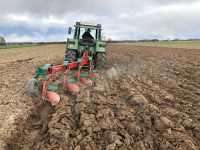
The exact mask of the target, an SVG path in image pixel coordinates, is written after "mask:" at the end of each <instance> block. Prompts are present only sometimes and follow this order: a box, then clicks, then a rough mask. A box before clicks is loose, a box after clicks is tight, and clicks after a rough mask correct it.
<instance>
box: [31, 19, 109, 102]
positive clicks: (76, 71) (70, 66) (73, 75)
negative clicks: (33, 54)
mask: <svg viewBox="0 0 200 150" xmlns="http://www.w3.org/2000/svg"><path fill="white" fill-rule="evenodd" d="M82 28H84V29H86V32H87V30H88V29H92V30H94V32H95V37H96V38H95V39H91V41H89V42H88V39H86V41H84V40H85V39H81V38H80V34H81V29H82ZM84 34H85V33H84ZM100 40H101V26H100V25H96V26H95V25H90V24H87V25H86V24H83V23H80V22H77V23H76V25H75V33H74V39H71V40H70V39H68V41H67V50H66V54H65V57H64V63H63V64H60V65H52V64H45V65H43V66H42V67H39V68H37V70H36V71H35V72H34V76H33V78H32V79H31V80H29V82H28V84H27V92H28V95H30V96H32V97H35V96H41V98H42V99H43V100H46V101H48V102H50V103H51V104H52V105H56V104H58V103H59V101H60V95H59V94H58V92H59V91H60V87H62V89H64V90H65V91H69V92H71V93H78V92H79V90H80V87H79V85H81V84H90V85H91V84H92V83H93V81H94V80H96V71H95V67H96V66H98V64H102V62H101V63H99V59H102V58H103V57H104V56H105V43H104V42H102V41H100ZM102 61H104V59H102ZM57 78H58V80H57ZM60 79H62V80H60ZM80 83H81V84H80Z"/></svg>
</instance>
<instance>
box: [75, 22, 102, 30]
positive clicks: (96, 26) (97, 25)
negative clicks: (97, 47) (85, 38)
mask: <svg viewBox="0 0 200 150" xmlns="http://www.w3.org/2000/svg"><path fill="white" fill-rule="evenodd" d="M75 26H79V27H82V28H95V29H96V28H99V29H101V25H100V24H94V23H89V22H76V25H75Z"/></svg>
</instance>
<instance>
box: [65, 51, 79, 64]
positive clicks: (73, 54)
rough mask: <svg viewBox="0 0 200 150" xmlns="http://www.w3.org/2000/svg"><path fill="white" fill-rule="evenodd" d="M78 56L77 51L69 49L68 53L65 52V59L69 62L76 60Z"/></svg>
mask: <svg viewBox="0 0 200 150" xmlns="http://www.w3.org/2000/svg"><path fill="white" fill-rule="evenodd" d="M76 56H77V54H76V51H74V50H68V51H66V54H65V60H66V61H69V62H73V61H76V59H77V57H76Z"/></svg>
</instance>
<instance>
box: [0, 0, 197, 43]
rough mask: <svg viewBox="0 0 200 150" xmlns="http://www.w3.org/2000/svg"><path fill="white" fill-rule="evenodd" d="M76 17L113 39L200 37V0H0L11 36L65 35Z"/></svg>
mask: <svg viewBox="0 0 200 150" xmlns="http://www.w3.org/2000/svg"><path fill="white" fill-rule="evenodd" d="M76 21H87V22H93V23H99V24H102V27H103V36H104V37H105V38H106V39H112V40H142V39H161V40H163V39H176V38H179V39H188V38H200V0H142V1H141V0H0V36H4V37H5V38H6V40H7V41H8V42H44V41H64V40H66V39H67V37H68V35H67V29H68V27H69V26H73V25H74V24H75V22H76Z"/></svg>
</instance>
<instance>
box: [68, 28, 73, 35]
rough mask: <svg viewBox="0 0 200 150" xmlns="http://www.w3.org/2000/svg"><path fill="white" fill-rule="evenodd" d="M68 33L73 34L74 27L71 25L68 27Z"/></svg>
mask: <svg viewBox="0 0 200 150" xmlns="http://www.w3.org/2000/svg"><path fill="white" fill-rule="evenodd" d="M68 34H69V35H70V34H72V27H69V28H68Z"/></svg>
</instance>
